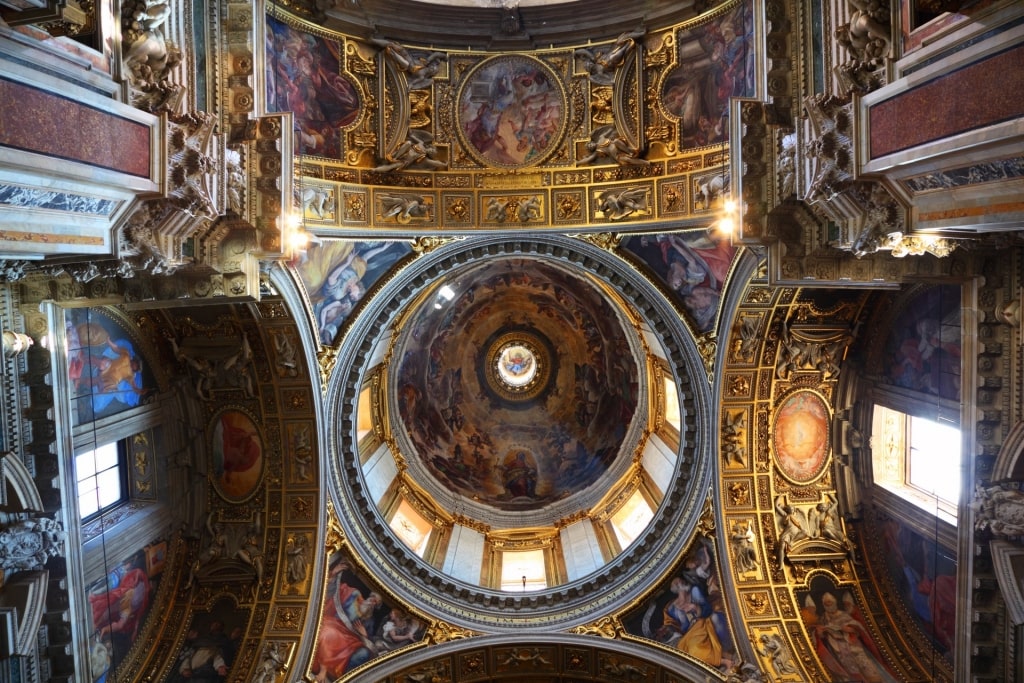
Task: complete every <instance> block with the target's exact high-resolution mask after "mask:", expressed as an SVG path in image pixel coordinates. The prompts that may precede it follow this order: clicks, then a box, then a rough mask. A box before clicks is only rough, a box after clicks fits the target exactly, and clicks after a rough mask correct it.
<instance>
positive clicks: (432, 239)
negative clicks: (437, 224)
mask: <svg viewBox="0 0 1024 683" xmlns="http://www.w3.org/2000/svg"><path fill="white" fill-rule="evenodd" d="M463 239H465V238H464V237H436V236H433V235H429V236H423V237H417V238H416V239H414V240H413V241H412V245H411V246H412V251H413V253H414V254H418V255H419V254H429V253H430V252H432V251H434V250H435V249H438V248H440V247H443V246H444V245H446V244H450V243H451V242H455V241H457V240H463Z"/></svg>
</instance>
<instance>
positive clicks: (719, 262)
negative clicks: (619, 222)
mask: <svg viewBox="0 0 1024 683" xmlns="http://www.w3.org/2000/svg"><path fill="white" fill-rule="evenodd" d="M623 244H624V246H625V248H626V249H628V250H629V251H631V252H632V253H634V254H636V255H637V256H638V257H640V258H641V259H643V261H644V262H645V263H646V264H647V265H648V266H650V268H651V269H652V270H653V271H654V272H655V274H656V275H658V276H659V277H661V278H662V279H663V281H664V282H665V284H666V285H667V286H668V287H669V288H670V289H671V290H672V291H673V292H675V293H676V294H678V295H679V296H680V297H681V302H682V304H683V307H684V308H685V309H686V311H687V312H688V313H689V314H690V315H691V316H692V317H693V320H694V323H695V325H696V327H697V330H698V331H701V332H706V331H707V330H710V329H711V326H712V325H713V324H714V320H715V317H716V315H717V314H718V305H719V301H720V298H721V291H722V288H723V287H724V285H725V279H726V278H727V277H728V274H729V268H730V266H731V264H732V259H733V256H734V255H735V253H736V249H735V248H734V247H733V246H732V244H731V243H730V242H729V239H728V238H722V237H716V236H714V235H713V234H712V233H711V231H708V230H705V231H698V232H687V233H671V234H663V235H656V236H654V237H653V238H652V237H649V236H644V237H639V238H627V240H626V241H624V242H623Z"/></svg>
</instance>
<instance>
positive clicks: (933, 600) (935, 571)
mask: <svg viewBox="0 0 1024 683" xmlns="http://www.w3.org/2000/svg"><path fill="white" fill-rule="evenodd" d="M882 529H883V538H884V540H885V549H886V562H887V564H888V565H889V570H890V572H891V573H892V576H893V578H894V579H895V580H896V585H897V586H898V587H899V589H900V592H901V593H902V594H903V596H904V600H905V602H906V604H907V606H908V607H910V609H911V611H912V613H913V614H914V616H915V617H917V619H919V620H920V622H921V623H922V625H923V626H924V630H925V632H926V633H929V634H932V635H934V636H935V639H936V640H937V641H938V642H939V644H940V645H941V646H942V647H943V648H945V651H946V653H947V656H951V654H952V648H953V639H954V636H955V634H956V569H955V567H954V566H953V564H952V561H951V560H949V559H947V558H941V557H937V556H936V553H937V552H938V545H937V544H936V543H935V542H934V541H932V540H926V539H924V538H923V537H921V536H920V535H918V534H917V533H916V532H914V531H911V530H910V529H908V528H906V527H904V526H902V525H901V524H900V523H899V522H897V521H896V520H893V519H888V520H886V521H885V522H884V523H883V525H882Z"/></svg>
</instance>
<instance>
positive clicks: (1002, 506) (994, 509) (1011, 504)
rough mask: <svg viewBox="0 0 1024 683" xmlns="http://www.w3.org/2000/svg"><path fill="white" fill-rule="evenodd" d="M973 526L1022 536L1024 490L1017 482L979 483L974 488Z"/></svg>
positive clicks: (996, 532) (981, 529)
mask: <svg viewBox="0 0 1024 683" xmlns="http://www.w3.org/2000/svg"><path fill="white" fill-rule="evenodd" d="M971 507H972V508H973V509H974V514H975V518H974V519H975V523H974V524H975V527H976V528H977V529H978V530H979V531H983V530H985V529H989V530H990V531H992V533H995V534H1002V535H1004V536H1024V491H1021V490H1020V488H1019V484H1018V483H1017V482H1012V483H1006V484H994V485H992V486H981V485H979V486H978V487H977V488H976V490H975V499H974V503H972V504H971Z"/></svg>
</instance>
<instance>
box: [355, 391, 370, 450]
mask: <svg viewBox="0 0 1024 683" xmlns="http://www.w3.org/2000/svg"><path fill="white" fill-rule="evenodd" d="M372 396H373V388H372V387H366V388H365V389H363V390H362V391H360V392H359V407H358V408H357V409H356V438H357V439H358V441H359V442H361V441H362V440H363V437H364V436H366V435H367V434H369V433H370V432H372V431H373V407H372V406H371V400H372Z"/></svg>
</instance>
